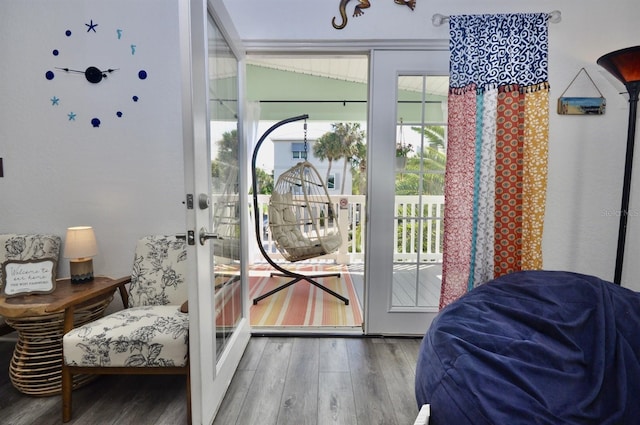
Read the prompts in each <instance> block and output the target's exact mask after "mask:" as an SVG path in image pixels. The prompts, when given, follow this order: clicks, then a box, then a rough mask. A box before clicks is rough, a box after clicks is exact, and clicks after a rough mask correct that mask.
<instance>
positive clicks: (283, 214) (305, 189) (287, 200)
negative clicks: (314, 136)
mask: <svg viewBox="0 0 640 425" xmlns="http://www.w3.org/2000/svg"><path fill="white" fill-rule="evenodd" d="M307 118H308V115H300V116H297V117H293V118H287V119H285V120H282V121H280V122H278V123H276V124H274V125H273V126H271V128H269V129H268V130H267V131H266V132H265V133H264V134H263V135H262V136H261V137H260V140H258V143H257V144H256V147H255V149H254V150H253V158H252V161H251V175H252V178H253V185H252V189H253V212H254V218H255V231H256V232H255V233H256V239H257V242H258V247H259V249H260V252H261V253H262V255H263V256H264V258H265V259H266V260H267V262H268V263H269V264H270V265H271V266H272V267H273V268H275V269H276V270H278V273H271V274H272V275H274V276H284V277H289V278H291V280H290V281H288V282H287V283H285V284H283V285H281V286H279V287H277V288H276V289H274V290H272V291H269V292H267V293H265V294H262V295H260V296H258V297H256V298H254V299H253V304H257V303H258V302H259V301H260V300H262V299H264V298H266V297H269V296H271V295H273V294H275V293H276V292H279V291H281V290H283V289H285V288H288V287H289V286H291V285H293V284H295V283H297V282H300V281H302V280H304V281H307V282H309V283H310V284H312V285H314V286H316V287H318V288H320V289H322V290H323V291H326V292H328V293H330V294H331V295H333V296H334V297H336V298H338V299H340V300H342V301H343V302H344V303H345V304H346V305H348V304H349V299H347V298H345V297H343V296H342V295H340V294H338V293H336V292H334V291H332V290H331V289H329V288H327V287H326V286H324V285H322V284H320V283H318V282H317V280H316V279H320V278H325V277H340V273H327V274H314V275H313V276H311V275H304V274H300V273H295V272H292V271H291V270H287V269H285V268H284V267H281V266H280V265H279V264H278V263H276V262H275V261H273V259H272V258H271V257H270V256H269V254H268V252H267V251H266V250H265V248H264V245H263V243H262V237H261V233H262V232H261V231H260V210H259V206H258V187H257V175H256V159H257V156H258V151H259V149H260V146H261V145H262V142H264V140H265V139H266V137H267V136H268V135H269V134H270V133H271V132H272V131H273V130H275V129H276V128H278V127H280V126H281V125H284V124H287V123H290V122H294V121H299V120H303V119H304V120H306V119H307ZM305 129H306V122H305ZM305 146H306V131H305ZM335 210H336V208H335V206H334V205H333V203H332V201H331V198H330V197H329V193H328V191H327V187H326V186H325V184H324V182H323V181H322V178H321V177H320V174H319V173H318V170H316V168H315V167H314V166H313V165H312V164H311V163H309V162H307V161H303V162H299V163H298V164H296V165H294V166H293V167H292V168H290V169H289V170H287V171H285V172H284V173H282V175H280V177H279V178H278V181H277V182H276V184H275V186H274V188H273V192H272V194H271V199H270V201H269V230H270V232H271V235H272V238H273V241H274V243H275V246H276V249H277V250H278V252H280V253H281V254H282V256H283V257H284V258H285V259H286V260H287V261H290V262H296V261H302V260H308V259H311V258H315V257H320V256H322V255H326V254H330V253H332V252H335V251H336V250H337V249H338V248H339V247H340V244H341V243H342V235H341V233H340V228H339V227H338V218H337V216H336V214H335Z"/></svg>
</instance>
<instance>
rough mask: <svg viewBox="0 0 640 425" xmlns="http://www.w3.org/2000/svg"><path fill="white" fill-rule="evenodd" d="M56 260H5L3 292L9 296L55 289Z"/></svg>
mask: <svg viewBox="0 0 640 425" xmlns="http://www.w3.org/2000/svg"><path fill="white" fill-rule="evenodd" d="M55 266H56V261H55V260H53V259H50V258H47V259H40V260H23V261H5V262H4V263H2V293H3V294H4V295H5V296H7V297H13V296H17V295H23V294H49V293H51V292H53V291H54V290H55V283H56V280H55V269H56V267H55Z"/></svg>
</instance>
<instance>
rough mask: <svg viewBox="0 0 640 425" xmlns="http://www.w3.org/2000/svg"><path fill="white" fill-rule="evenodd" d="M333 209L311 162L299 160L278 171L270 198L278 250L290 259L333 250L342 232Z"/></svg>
mask: <svg viewBox="0 0 640 425" xmlns="http://www.w3.org/2000/svg"><path fill="white" fill-rule="evenodd" d="M334 211H335V206H334V205H332V201H331V198H330V197H329V193H328V191H327V188H326V186H325V185H324V183H323V182H322V179H321V178H320V174H319V173H318V170H316V168H315V167H314V166H313V165H312V164H311V163H310V162H307V161H304V162H299V163H298V164H297V165H295V166H293V167H292V168H290V169H289V170H287V171H286V172H284V173H283V174H281V175H280V177H279V178H278V181H277V182H276V184H275V186H274V188H273V193H272V194H271V200H270V202H269V230H270V231H271V234H272V237H273V240H274V242H275V244H276V248H277V249H278V251H279V252H280V253H281V254H282V256H283V257H284V258H285V259H286V260H287V261H291V262H295V261H301V260H307V259H310V258H315V257H319V256H322V255H326V254H330V253H332V252H335V251H336V250H337V249H338V248H340V244H341V243H342V235H341V234H340V228H339V227H338V220H337V217H336V216H335V214H334Z"/></svg>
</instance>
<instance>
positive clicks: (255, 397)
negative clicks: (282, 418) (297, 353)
mask: <svg viewBox="0 0 640 425" xmlns="http://www.w3.org/2000/svg"><path fill="white" fill-rule="evenodd" d="M292 348H293V342H292V341H291V340H286V339H284V338H282V339H277V338H276V339H274V340H272V341H269V342H267V344H266V346H265V348H264V352H263V353H262V358H261V359H260V363H259V364H258V369H257V370H256V372H255V375H254V377H253V381H252V383H251V387H250V388H249V391H248V393H247V397H246V399H245V402H244V404H243V406H242V414H241V417H240V418H239V419H238V423H239V424H240V423H242V424H265V425H266V424H276V423H277V420H278V412H279V410H280V401H281V399H282V392H283V390H284V382H285V377H286V374H287V368H288V366H289V359H290V358H291V350H292Z"/></svg>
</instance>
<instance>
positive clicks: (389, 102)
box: [365, 48, 449, 335]
mask: <svg viewBox="0 0 640 425" xmlns="http://www.w3.org/2000/svg"><path fill="white" fill-rule="evenodd" d="M448 66H449V52H448V51H447V50H446V48H443V49H442V50H436V51H409V50H403V51H390V50H374V51H372V52H371V56H370V68H369V69H370V76H369V120H368V131H367V133H368V135H369V139H368V142H367V145H368V149H369V158H368V159H369V165H368V167H369V170H376V171H375V173H372V172H369V176H368V177H369V182H368V184H369V188H368V191H367V193H368V199H367V220H368V223H367V234H366V259H365V261H366V264H367V269H366V272H365V304H366V308H365V333H367V334H390V335H422V334H424V333H425V331H426V330H427V328H428V327H429V324H430V323H431V321H432V320H433V318H434V317H435V315H436V313H437V312H438V302H439V294H440V282H441V277H442V276H441V275H442V266H441V262H442V239H441V236H442V216H443V210H444V209H443V206H444V196H443V192H442V191H443V189H444V155H445V147H446V116H447V114H446V106H447V88H448ZM438 139H440V140H438ZM397 150H400V151H405V152H408V157H400V158H396V151H397Z"/></svg>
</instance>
